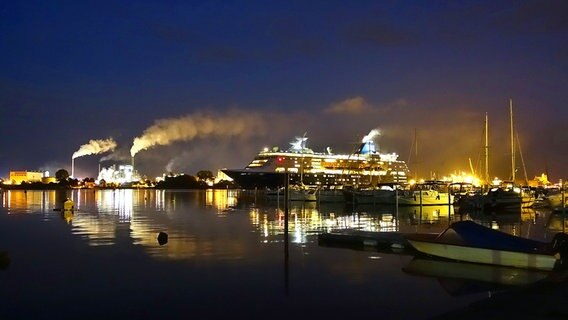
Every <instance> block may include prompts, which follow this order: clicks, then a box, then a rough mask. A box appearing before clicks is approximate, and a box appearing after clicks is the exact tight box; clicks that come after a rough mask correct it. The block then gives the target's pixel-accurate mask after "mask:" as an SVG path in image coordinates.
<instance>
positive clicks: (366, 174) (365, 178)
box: [222, 134, 409, 189]
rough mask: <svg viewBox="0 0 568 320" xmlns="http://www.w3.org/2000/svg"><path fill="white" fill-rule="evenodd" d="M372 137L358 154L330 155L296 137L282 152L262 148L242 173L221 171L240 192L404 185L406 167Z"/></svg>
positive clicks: (233, 170) (234, 170)
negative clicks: (284, 187) (286, 186)
mask: <svg viewBox="0 0 568 320" xmlns="http://www.w3.org/2000/svg"><path fill="white" fill-rule="evenodd" d="M373 137H374V135H372V134H369V135H368V136H366V137H365V138H364V139H363V141H362V142H361V145H360V146H359V148H358V150H357V152H355V153H353V154H333V153H332V152H331V150H330V149H329V148H327V151H326V152H322V153H317V152H314V151H313V150H311V149H309V148H307V147H306V141H307V139H308V138H307V137H305V136H304V137H297V138H296V141H294V142H292V143H290V144H291V147H290V148H289V149H288V150H286V151H284V150H281V149H280V148H278V147H273V148H265V149H264V150H262V151H261V152H260V153H259V154H258V155H257V156H256V157H255V158H254V160H253V161H252V162H251V163H250V164H249V165H248V166H246V168H244V169H224V170H222V171H223V172H224V173H225V174H226V175H228V176H229V177H231V178H232V179H233V180H234V181H235V182H236V183H237V184H238V185H239V186H240V187H241V188H243V189H254V188H265V187H267V188H274V187H278V186H282V185H284V181H285V178H284V176H285V175H284V173H286V172H288V173H289V174H290V175H289V176H290V184H304V185H314V186H369V185H375V184H377V183H389V182H391V183H392V182H399V183H406V182H407V176H408V173H409V171H408V166H407V165H406V163H405V162H404V161H402V160H398V155H397V154H396V153H390V154H383V153H380V152H378V150H377V147H376V144H375V143H374V141H373Z"/></svg>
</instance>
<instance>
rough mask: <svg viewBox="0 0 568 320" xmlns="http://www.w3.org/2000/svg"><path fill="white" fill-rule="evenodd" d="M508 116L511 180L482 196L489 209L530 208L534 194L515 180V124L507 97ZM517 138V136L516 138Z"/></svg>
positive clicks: (510, 103) (510, 100) (511, 106)
mask: <svg viewBox="0 0 568 320" xmlns="http://www.w3.org/2000/svg"><path fill="white" fill-rule="evenodd" d="M509 116H510V125H511V128H510V129H511V181H505V182H503V183H501V185H500V186H498V187H494V188H491V189H490V190H489V191H488V192H487V193H486V194H485V195H484V197H483V200H484V201H483V205H484V207H485V208H489V209H505V210H508V209H511V210H516V209H520V208H530V207H532V206H533V204H534V201H535V196H534V194H533V193H532V191H531V190H529V189H528V188H526V187H523V186H520V185H519V184H517V183H516V182H515V178H516V177H515V175H516V171H517V168H516V163H515V126H514V124H513V100H512V99H509ZM517 139H518V138H517Z"/></svg>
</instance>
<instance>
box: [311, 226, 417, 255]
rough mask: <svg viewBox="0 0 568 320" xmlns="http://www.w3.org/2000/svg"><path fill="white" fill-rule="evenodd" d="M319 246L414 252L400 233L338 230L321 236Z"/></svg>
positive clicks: (400, 252) (401, 252) (402, 252)
mask: <svg viewBox="0 0 568 320" xmlns="http://www.w3.org/2000/svg"><path fill="white" fill-rule="evenodd" d="M318 244H319V245H320V246H322V247H336V248H348V249H354V250H375V251H381V252H388V253H399V254H404V253H413V252H414V249H413V248H412V246H411V245H410V243H409V242H408V241H407V240H406V238H405V237H404V234H403V233H400V232H373V231H362V230H355V229H347V230H338V231H332V232H326V233H322V234H320V235H319V236H318Z"/></svg>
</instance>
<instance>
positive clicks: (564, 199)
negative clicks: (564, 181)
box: [544, 190, 568, 209]
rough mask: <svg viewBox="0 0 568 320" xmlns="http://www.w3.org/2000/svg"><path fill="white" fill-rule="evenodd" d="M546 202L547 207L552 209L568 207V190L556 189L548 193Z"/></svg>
mask: <svg viewBox="0 0 568 320" xmlns="http://www.w3.org/2000/svg"><path fill="white" fill-rule="evenodd" d="M544 202H545V203H546V205H547V207H549V208H551V209H562V208H567V207H568V194H566V191H565V190H563V191H560V190H558V191H556V192H551V193H549V194H547V195H546V197H545V199H544Z"/></svg>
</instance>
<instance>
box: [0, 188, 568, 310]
mask: <svg viewBox="0 0 568 320" xmlns="http://www.w3.org/2000/svg"><path fill="white" fill-rule="evenodd" d="M68 197H69V198H71V199H72V200H73V201H74V202H75V208H76V211H75V213H74V214H73V215H71V216H65V215H63V214H62V212H60V211H56V209H60V208H61V204H62V202H63V201H64V200H65V199H66V198H68ZM1 203H2V207H3V208H2V210H1V211H2V212H7V213H8V214H9V215H14V216H16V215H26V216H32V217H33V216H41V220H42V221H41V222H40V226H41V227H43V226H45V229H47V228H48V226H50V227H52V228H53V232H55V234H54V236H53V237H55V238H56V239H61V238H62V237H63V236H62V235H61V232H62V231H63V232H66V231H67V229H68V230H69V231H70V233H71V235H70V236H69V237H63V238H65V243H57V245H58V248H59V249H60V250H61V252H64V253H65V254H62V258H60V257H57V258H50V257H49V258H46V257H45V256H42V254H43V252H44V251H45V250H44V247H43V246H38V245H35V243H36V242H35V239H33V240H32V241H34V242H33V243H34V244H33V245H32V246H31V247H27V246H25V245H23V247H24V249H25V250H20V252H19V254H20V256H21V255H24V254H26V253H28V252H29V255H30V257H31V258H30V260H29V261H35V260H36V259H37V260H38V261H41V264H42V268H44V269H47V271H46V272H47V274H50V275H52V276H53V275H57V274H59V273H58V272H59V271H60V270H61V263H64V264H72V265H74V266H79V267H76V268H72V270H73V273H79V274H80V278H81V279H82V280H84V281H85V283H86V284H85V285H82V284H81V282H80V281H79V282H77V281H75V280H68V279H70V278H69V277H67V276H66V275H65V276H63V275H62V276H61V278H60V279H61V283H59V282H57V281H46V282H45V286H37V285H36V283H37V282H38V281H40V282H41V281H43V279H42V278H37V279H36V278H31V280H30V281H29V283H30V284H29V285H28V286H26V290H27V291H25V294H21V295H20V296H21V297H30V296H38V297H43V295H42V294H43V293H44V292H42V291H38V290H43V289H41V288H43V287H45V288H46V289H45V290H46V292H49V296H50V297H54V298H53V301H48V302H49V303H46V305H48V306H49V307H46V308H47V309H49V308H51V307H52V304H53V303H58V301H65V298H69V287H70V286H73V287H74V288H76V289H77V292H78V296H80V297H81V298H84V299H77V300H75V302H74V303H75V304H80V303H84V301H92V300H90V299H99V300H102V299H105V301H106V300H107V296H105V295H104V294H101V295H93V293H92V290H93V288H95V287H98V286H102V287H104V284H105V283H108V281H107V280H108V278H109V275H110V277H111V278H113V279H114V281H120V284H121V285H122V287H121V288H122V289H123V290H129V289H130V291H128V292H129V293H130V294H131V296H134V297H136V299H141V298H142V297H149V298H147V299H146V300H143V302H141V305H142V304H147V303H152V301H154V300H156V299H154V298H152V297H153V294H155V293H156V292H157V291H160V293H161V294H164V295H166V296H167V297H168V298H169V299H163V301H164V303H171V306H172V309H176V310H186V309H189V308H190V307H192V308H193V309H191V310H190V311H188V312H187V315H192V312H193V310H195V306H199V305H202V304H206V303H208V302H210V301H213V302H214V304H213V306H211V308H208V309H207V311H208V312H211V311H212V312H215V311H217V310H219V308H218V305H217V304H216V303H217V301H218V299H216V297H218V294H219V292H222V293H227V296H224V298H226V299H223V303H226V304H228V305H229V306H230V307H232V308H238V307H240V306H245V305H249V304H250V301H253V300H254V301H258V300H260V302H258V303H257V304H256V305H257V306H261V305H262V306H263V308H265V309H264V310H266V311H267V313H275V312H281V311H282V309H283V308H287V307H290V305H287V303H289V302H290V301H293V303H295V305H293V306H298V307H299V308H305V309H310V308H311V309H310V311H313V312H315V311H316V310H317V311H318V312H319V311H321V310H324V311H325V310H329V309H326V308H329V305H330V301H331V302H332V303H331V304H333V307H334V308H337V307H338V306H339V307H341V306H343V308H344V309H343V311H344V312H343V313H342V316H343V315H345V314H350V313H351V312H356V311H359V312H361V313H362V314H363V315H365V316H369V314H373V315H376V314H379V313H380V312H384V313H382V314H381V318H383V319H401V318H412V319H416V318H427V317H425V316H424V314H428V315H435V314H440V313H441V312H442V311H444V310H451V309H453V308H456V306H457V305H461V306H463V305H465V304H467V303H469V302H470V301H476V300H479V299H480V297H479V296H467V297H466V298H463V299H461V298H457V297H454V296H453V295H452V294H449V293H448V294H447V293H446V291H447V288H440V283H439V282H438V280H439V277H440V274H442V275H444V274H446V273H447V272H446V269H448V268H449V267H448V264H441V263H432V262H431V261H414V259H413V257H412V256H408V255H402V254H400V255H399V254H395V253H392V252H391V253H384V252H380V251H376V250H375V251H372V252H365V251H364V252H359V251H357V252H356V251H352V250H345V249H340V248H333V247H332V248H329V247H323V246H319V245H318V243H317V234H320V233H322V232H326V231H332V230H337V229H357V230H366V231H381V232H395V231H398V232H438V231H441V230H443V229H444V228H445V227H446V226H447V225H448V224H449V223H451V222H452V221H456V220H459V219H471V220H474V221H476V222H478V223H481V224H483V225H486V226H494V227H496V228H498V229H500V230H502V231H505V232H508V233H511V234H515V235H519V236H523V237H527V238H534V239H541V240H543V239H549V238H550V237H551V235H552V234H553V233H555V232H558V230H559V229H561V228H562V226H563V225H562V222H563V220H561V219H559V217H558V216H557V215H552V214H550V212H547V211H545V210H526V211H522V212H518V213H515V214H510V213H509V214H491V213H479V212H467V213H466V212H462V213H460V212H455V211H454V208H451V207H450V208H448V207H447V206H439V207H423V208H422V209H421V208H417V207H399V208H398V210H397V209H396V208H393V207H374V206H359V207H358V206H355V207H354V206H352V205H346V204H343V203H317V202H306V203H301V202H291V203H290V206H289V218H288V222H289V223H288V227H289V240H290V248H289V254H290V265H291V267H290V270H291V271H290V274H289V277H288V273H287V272H288V264H286V265H285V266H283V263H282V262H283V261H284V259H283V256H284V255H283V253H284V252H283V251H284V250H282V249H283V247H284V245H283V234H284V228H285V208H284V206H283V202H282V201H279V202H278V201H276V202H275V201H266V200H264V199H263V197H262V196H261V195H260V194H254V193H251V192H242V191H238V190H206V191H195V190H179V191H172V190H144V189H140V190H130V189H127V190H72V191H71V190H68V191H27V192H23V191H5V192H3V194H2V202H1ZM9 218H12V217H9ZM8 220H11V221H14V220H24V221H29V220H32V219H8ZM52 222H53V223H52ZM12 223H14V222H12ZM27 226H28V225H25V227H24V228H27ZM32 226H33V227H37V225H32ZM24 230H26V229H24ZM36 230H37V229H36ZM4 231H5V230H4ZM162 231H163V232H166V233H167V234H168V235H169V238H168V243H167V244H166V245H160V244H159V243H158V241H157V235H158V233H159V232H162ZM42 232H43V231H42ZM40 234H41V236H43V235H44V233H40ZM33 235H34V234H33V232H30V234H28V235H27V236H29V237H30V238H33ZM68 238H73V240H77V241H78V242H83V243H86V244H87V245H88V246H89V247H88V248H87V246H81V245H77V244H76V243H75V242H74V241H70V240H69V239H68ZM13 239H16V240H20V239H23V237H13ZM13 239H11V242H12V243H17V241H16V240H13ZM52 241H53V239H52ZM29 248H32V249H33V250H37V251H33V250H32V249H29ZM0 249H2V248H0ZM13 250H14V251H17V248H15V247H14V248H13ZM28 250H29V251H28ZM287 252H288V251H287ZM117 253H119V254H117ZM78 254H79V256H80V257H79V258H78V259H76V258H75V257H76V256H77V255H78ZM83 254H84V255H83ZM139 255H140V256H142V257H140V256H139ZM86 256H88V257H89V258H90V259H92V260H87V262H83V259H86V258H85V257H86ZM132 257H133V258H134V259H131V258H132ZM63 258H65V259H68V260H66V261H60V259H63ZM413 261H414V263H412V262H413ZM19 262H20V261H16V263H19ZM286 262H287V263H288V261H287V260H286ZM16 263H14V266H13V267H10V268H13V270H14V271H18V272H19V273H17V272H14V273H13V274H10V276H14V275H15V276H16V277H15V278H13V277H10V278H8V277H6V279H4V280H5V281H11V284H12V285H13V286H16V284H20V283H21V282H22V281H26V279H28V277H29V276H28V274H32V272H31V271H30V270H26V269H25V268H28V269H31V268H32V267H33V268H35V265H34V264H33V263H28V264H25V263H21V264H20V265H19V266H17V265H16ZM456 265H457V266H456ZM156 267H158V268H156ZM403 268H405V270H406V272H415V273H417V274H418V273H422V274H426V273H427V272H429V274H434V275H435V278H434V276H432V278H426V279H427V280H425V278H421V277H416V276H412V275H408V274H406V273H403V271H402V270H403ZM451 268H452V270H453V271H454V274H457V275H460V276H461V275H462V274H465V273H471V271H474V272H475V273H473V276H477V275H479V274H484V275H487V274H489V275H492V276H494V277H493V278H499V279H498V280H499V281H502V280H503V279H505V280H506V279H510V277H512V275H514V276H515V277H518V276H516V274H518V272H516V270H514V271H515V272H513V273H511V271H510V270H500V269H498V268H493V267H492V266H489V267H486V268H477V267H476V268H473V267H471V266H469V267H468V264H464V263H458V264H456V263H454V264H452V265H451ZM101 269H102V270H101ZM282 269H284V270H282ZM123 270H129V271H132V274H131V273H130V272H128V273H127V274H124V271H123ZM156 270H160V271H162V270H164V272H163V273H162V272H156ZM9 271H10V270H8V272H9ZM8 272H6V273H4V274H5V275H8ZM284 272H286V277H284V276H283V275H282V274H283V273H284ZM34 274H35V273H34ZM18 275H19V278H18V277H17V276H18ZM0 276H2V274H0ZM469 276H471V277H473V276H472V275H471V274H469ZM534 276H535V275H534V274H532V273H529V274H527V275H526V279H527V280H530V281H533V280H532V279H533V278H534ZM537 276H539V277H540V274H538V275H537ZM180 279H183V281H180ZM202 279H203V280H202ZM288 279H289V282H290V283H291V285H290V288H291V290H290V291H291V292H292V293H293V294H291V295H290V296H288V295H286V296H285V297H284V296H282V290H280V289H281V287H282V282H284V283H285V284H284V286H285V287H286V288H287V289H288ZM0 280H1V279H0ZM518 280H519V281H520V280H523V279H518ZM66 281H68V282H66ZM525 282H526V281H525ZM446 283H447V282H446ZM452 283H453V284H455V279H452ZM148 284H150V286H147V285H148ZM465 285H467V283H465V284H464V286H465ZM6 288H9V286H6ZM144 288H147V289H145V291H144ZM171 288H175V289H176V290H171ZM212 288H213V289H212ZM287 289H286V290H287ZM114 291H115V289H114V285H113V286H112V288H111V289H109V292H114ZM236 291H238V292H236ZM1 292H2V291H1V290H0V293H1ZM54 292H55V293H56V294H54ZM103 292H104V293H105V294H108V292H105V291H103ZM140 292H142V293H140ZM235 293H237V294H235ZM75 294H76V292H73V295H75ZM115 294H116V295H118V294H117V293H115ZM208 294H209V295H208ZM476 294H479V293H476ZM121 295H122V292H121ZM480 295H486V292H483V293H481V294H480ZM4 296H6V297H8V296H12V292H8V291H6V292H5V293H4ZM124 296H128V295H124ZM241 296H242V298H241ZM0 297H3V296H2V295H0ZM97 297H98V298H97ZM180 297H182V298H180ZM293 297H296V298H297V300H293ZM385 297H388V299H386V298H385ZM409 297H410V298H409ZM117 298H123V296H120V297H118V296H117ZM314 299H315V300H314ZM318 299H319V300H318ZM460 299H461V300H460ZM24 300H25V301H24ZM99 300H97V303H98V302H101V301H99ZM115 300H116V301H119V300H120V299H115ZM18 301H21V302H20V303H21V304H22V305H24V304H25V305H27V303H28V301H27V299H23V298H22V299H20V300H18ZM54 301H56V302H54ZM282 301H284V302H282ZM345 301H347V302H345ZM107 302H108V301H107ZM191 302H193V303H194V304H193V305H191V304H190V305H189V306H190V307H187V306H188V303H191ZM336 302H337V303H336ZM36 303H38V302H37V301H36ZM63 303H64V302H61V304H63ZM351 305H353V306H354V307H353V310H352V309H351V307H350V306H351ZM272 306H273V307H272ZM139 307H140V306H139ZM86 309H88V308H86ZM165 309H167V308H165ZM165 309H160V308H156V309H155V310H158V311H156V312H155V313H158V312H162V310H165ZM355 309H356V310H355ZM49 310H52V309H49ZM287 310H291V309H289V308H288V309H287ZM113 311H116V310H113ZM249 311H250V310H248V309H247V310H246V312H249ZM219 312H221V311H219ZM184 314H185V313H184ZM314 314H315V313H314ZM257 315H258V313H257ZM287 315H288V314H286V318H291V316H290V317H288V316H287ZM101 318H102V317H101Z"/></svg>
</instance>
